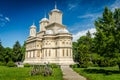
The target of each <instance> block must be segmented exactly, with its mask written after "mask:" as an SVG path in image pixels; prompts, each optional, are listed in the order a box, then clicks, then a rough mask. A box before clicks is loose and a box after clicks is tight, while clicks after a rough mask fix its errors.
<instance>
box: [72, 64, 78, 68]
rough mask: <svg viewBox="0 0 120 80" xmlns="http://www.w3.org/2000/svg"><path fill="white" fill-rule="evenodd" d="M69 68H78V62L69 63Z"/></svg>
mask: <svg viewBox="0 0 120 80" xmlns="http://www.w3.org/2000/svg"><path fill="white" fill-rule="evenodd" d="M70 67H71V68H79V67H80V65H79V64H73V65H70Z"/></svg>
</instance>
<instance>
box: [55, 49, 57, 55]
mask: <svg viewBox="0 0 120 80" xmlns="http://www.w3.org/2000/svg"><path fill="white" fill-rule="evenodd" d="M55 56H56V57H57V49H56V50H55Z"/></svg>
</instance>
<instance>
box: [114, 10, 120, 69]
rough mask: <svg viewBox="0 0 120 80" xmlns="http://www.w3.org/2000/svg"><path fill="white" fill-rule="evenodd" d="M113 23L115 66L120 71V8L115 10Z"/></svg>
mask: <svg viewBox="0 0 120 80" xmlns="http://www.w3.org/2000/svg"><path fill="white" fill-rule="evenodd" d="M114 21H115V45H116V50H115V52H116V56H117V64H118V66H119V69H120V8H118V9H115V12H114Z"/></svg>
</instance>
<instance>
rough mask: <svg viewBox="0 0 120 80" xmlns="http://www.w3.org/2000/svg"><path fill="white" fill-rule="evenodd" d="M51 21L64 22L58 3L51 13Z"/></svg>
mask: <svg viewBox="0 0 120 80" xmlns="http://www.w3.org/2000/svg"><path fill="white" fill-rule="evenodd" d="M49 22H50V24H51V23H54V22H56V23H59V24H62V12H61V11H60V10H59V9H57V5H56V4H55V8H54V9H53V10H51V11H50V13H49Z"/></svg>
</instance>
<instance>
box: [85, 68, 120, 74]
mask: <svg viewBox="0 0 120 80" xmlns="http://www.w3.org/2000/svg"><path fill="white" fill-rule="evenodd" d="M84 71H85V72H86V73H95V74H97V73H98V74H99V73H100V74H105V75H112V74H120V71H118V70H105V69H84Z"/></svg>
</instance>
